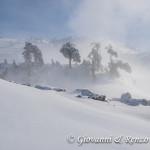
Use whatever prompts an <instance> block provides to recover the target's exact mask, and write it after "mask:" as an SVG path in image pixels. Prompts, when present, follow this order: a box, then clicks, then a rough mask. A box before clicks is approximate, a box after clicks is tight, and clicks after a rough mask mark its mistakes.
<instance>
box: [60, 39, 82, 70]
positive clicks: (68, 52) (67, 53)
mask: <svg viewBox="0 0 150 150" xmlns="http://www.w3.org/2000/svg"><path fill="white" fill-rule="evenodd" d="M60 52H61V53H62V54H63V56H64V57H65V58H68V59H69V68H71V67H72V66H71V61H72V60H73V61H74V62H78V63H80V62H81V59H80V54H79V51H78V49H76V48H75V45H74V44H72V43H70V42H68V43H66V44H64V45H63V46H62V47H61V49H60Z"/></svg>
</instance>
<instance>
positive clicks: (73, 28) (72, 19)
mask: <svg viewBox="0 0 150 150" xmlns="http://www.w3.org/2000/svg"><path fill="white" fill-rule="evenodd" d="M31 36H32V37H41V38H44V39H50V38H52V37H57V38H63V37H67V36H87V37H95V38H104V39H111V40H113V41H119V42H123V43H127V44H129V45H130V46H133V47H135V48H136V49H138V50H150V40H149V39H150V1H149V0H0V37H8V38H18V37H19V38H27V37H31Z"/></svg>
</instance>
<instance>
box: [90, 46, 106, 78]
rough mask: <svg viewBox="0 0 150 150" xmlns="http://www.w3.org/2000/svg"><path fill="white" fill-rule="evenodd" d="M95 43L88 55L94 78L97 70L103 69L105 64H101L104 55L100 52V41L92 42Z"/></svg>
mask: <svg viewBox="0 0 150 150" xmlns="http://www.w3.org/2000/svg"><path fill="white" fill-rule="evenodd" d="M92 44H94V46H93V48H92V51H91V52H90V54H89V55H88V58H89V59H90V60H91V64H92V67H91V72H92V76H93V78H95V72H96V71H99V70H103V66H102V64H101V60H102V56H101V54H100V43H92Z"/></svg>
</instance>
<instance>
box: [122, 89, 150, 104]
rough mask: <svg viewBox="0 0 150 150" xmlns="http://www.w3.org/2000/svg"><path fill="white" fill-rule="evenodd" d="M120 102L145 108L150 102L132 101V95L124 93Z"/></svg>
mask: <svg viewBox="0 0 150 150" xmlns="http://www.w3.org/2000/svg"><path fill="white" fill-rule="evenodd" d="M120 101H121V102H123V103H125V104H128V105H131V106H137V105H140V104H141V105H144V106H149V105H150V104H149V101H148V100H145V99H132V96H131V94H130V93H128V92H127V93H124V94H122V95H121V98H120Z"/></svg>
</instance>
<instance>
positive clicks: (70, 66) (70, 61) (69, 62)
mask: <svg viewBox="0 0 150 150" xmlns="http://www.w3.org/2000/svg"><path fill="white" fill-rule="evenodd" d="M69 68H70V69H71V68H72V67H71V58H69Z"/></svg>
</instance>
